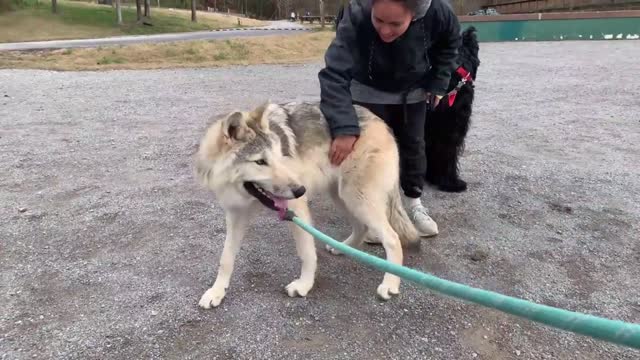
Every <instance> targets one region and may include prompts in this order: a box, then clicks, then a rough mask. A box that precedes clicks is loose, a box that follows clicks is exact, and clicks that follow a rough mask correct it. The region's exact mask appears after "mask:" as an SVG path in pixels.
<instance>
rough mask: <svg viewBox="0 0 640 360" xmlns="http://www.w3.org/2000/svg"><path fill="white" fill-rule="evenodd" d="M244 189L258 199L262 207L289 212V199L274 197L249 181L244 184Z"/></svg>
mask: <svg viewBox="0 0 640 360" xmlns="http://www.w3.org/2000/svg"><path fill="white" fill-rule="evenodd" d="M244 188H245V189H246V190H247V192H248V193H249V194H251V195H252V196H253V197H255V198H256V199H258V201H260V202H261V203H262V205H264V206H266V207H268V208H269V209H271V210H275V211H278V212H285V211H287V199H283V198H280V197H277V196H275V195H273V194H272V193H270V192H268V191H267V190H265V189H263V188H261V187H260V186H259V185H257V184H256V183H253V182H250V181H247V182H245V183H244Z"/></svg>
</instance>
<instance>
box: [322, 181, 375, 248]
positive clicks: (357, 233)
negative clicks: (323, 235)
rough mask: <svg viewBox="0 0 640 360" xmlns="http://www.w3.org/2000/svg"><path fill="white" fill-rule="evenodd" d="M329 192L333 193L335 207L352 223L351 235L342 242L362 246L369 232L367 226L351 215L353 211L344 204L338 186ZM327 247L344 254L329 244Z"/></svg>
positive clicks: (352, 245)
mask: <svg viewBox="0 0 640 360" xmlns="http://www.w3.org/2000/svg"><path fill="white" fill-rule="evenodd" d="M329 193H330V195H331V199H332V200H333V203H334V205H335V207H336V208H337V210H338V211H339V212H340V213H341V214H343V215H344V216H345V217H346V218H347V219H348V220H349V223H350V224H351V227H352V229H353V230H352V232H351V234H350V235H349V237H347V238H346V239H345V240H344V241H343V242H342V243H343V244H345V245H348V246H351V247H358V246H360V245H361V244H362V242H363V241H364V239H365V238H364V236H365V235H366V232H367V228H366V226H364V225H363V224H361V223H360V221H358V220H357V219H356V218H354V217H353V216H352V215H351V213H350V212H349V211H347V207H346V205H345V204H344V202H343V201H342V199H341V198H340V195H339V194H338V187H337V186H335V187H333V188H332V189H331V190H330V191H329ZM325 248H326V249H327V251H329V252H330V253H332V254H333V255H342V253H341V252H340V251H338V250H336V249H334V248H333V247H331V246H329V245H326V246H325Z"/></svg>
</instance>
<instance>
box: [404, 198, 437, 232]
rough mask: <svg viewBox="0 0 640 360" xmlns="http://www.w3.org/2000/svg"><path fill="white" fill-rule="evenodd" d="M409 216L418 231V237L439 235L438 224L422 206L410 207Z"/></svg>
mask: <svg viewBox="0 0 640 360" xmlns="http://www.w3.org/2000/svg"><path fill="white" fill-rule="evenodd" d="M407 214H408V215H409V219H411V222H413V225H414V226H415V227H416V229H417V230H418V235H420V236H424V237H430V236H436V235H438V224H436V222H435V221H433V219H432V218H431V216H429V214H428V213H427V209H426V208H425V207H424V206H423V205H422V204H420V205H413V206H410V207H409V208H408V209H407Z"/></svg>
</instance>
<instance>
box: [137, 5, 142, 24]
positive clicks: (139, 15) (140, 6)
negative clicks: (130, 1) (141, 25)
mask: <svg viewBox="0 0 640 360" xmlns="http://www.w3.org/2000/svg"><path fill="white" fill-rule="evenodd" d="M136 19H137V20H138V22H141V21H142V0H136Z"/></svg>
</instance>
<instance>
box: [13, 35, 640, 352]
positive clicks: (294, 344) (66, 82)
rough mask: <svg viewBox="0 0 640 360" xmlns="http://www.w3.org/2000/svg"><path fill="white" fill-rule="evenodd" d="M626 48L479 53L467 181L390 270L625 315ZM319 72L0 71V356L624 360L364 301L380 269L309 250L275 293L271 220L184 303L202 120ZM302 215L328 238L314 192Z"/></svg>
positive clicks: (632, 173) (521, 324) (637, 172)
mask: <svg viewBox="0 0 640 360" xmlns="http://www.w3.org/2000/svg"><path fill="white" fill-rule="evenodd" d="M638 44H639V43H638V42H636V41H629V42H626V41H615V42H564V43H535V44H531V43H526V44H525V43H508V44H507V43H505V44H483V45H482V47H481V57H482V61H483V64H482V67H481V72H480V74H479V79H478V80H479V82H478V84H477V89H478V91H477V94H478V96H477V105H476V107H475V116H474V120H473V121H474V123H473V127H472V129H471V132H470V135H469V138H468V146H467V152H466V154H465V156H464V158H463V162H462V166H463V177H464V178H465V179H466V180H468V181H469V182H470V190H469V191H468V192H466V193H463V194H445V193H438V192H435V191H433V190H429V191H428V192H427V194H425V200H426V201H427V202H428V203H429V206H430V209H431V212H432V215H433V217H434V218H435V219H436V220H437V221H438V223H439V225H440V229H441V235H439V236H438V237H437V238H435V239H432V240H428V241H426V244H425V246H423V251H422V252H421V253H419V254H414V255H411V256H410V257H408V258H407V261H406V263H407V265H409V266H411V267H414V268H418V269H421V270H424V271H428V272H431V273H433V274H435V275H437V276H440V277H443V278H446V279H450V280H454V281H459V282H463V283H465V284H469V285H472V286H477V287H481V288H485V289H489V290H494V291H498V292H501V293H505V294H508V295H512V296H517V297H521V298H525V299H529V300H533V301H536V302H541V303H544V304H549V305H553V306H558V307H562V308H566V309H570V310H575V311H580V312H585V313H589V314H595V315H599V316H604V317H608V318H615V319H621V320H625V321H631V322H637V323H638V322H640V303H639V301H640V300H639V296H638V295H639V294H640V282H639V281H638V279H640V261H639V260H640V243H639V242H638V235H637V234H638V231H639V230H640V229H639V226H638V223H639V220H640V205H639V204H640V202H639V198H640V169H639V167H638V165H637V164H638V159H640V150H639V149H638V144H639V143H640V131H639V130H638V129H639V125H640V124H639V122H638V120H639V119H638V114H639V113H640V98H638V94H639V93H640V83H639V82H637V81H631V79H630V78H629V76H630V75H629V74H638V73H640V63H638V61H637V60H636V59H638V58H640V46H638ZM320 65H321V64H319V63H316V64H308V65H300V66H252V67H238V68H228V69H215V70H213V69H200V70H163V71H111V72H80V73H69V72H64V73H59V72H48V71H18V70H2V71H0V169H2V176H0V204H1V205H0V222H1V226H0V241H1V242H0V246H1V248H0V276H1V278H0V303H1V304H2V306H1V307H0V358H1V359H31V358H65V359H80V358H81V359H94V358H100V359H131V358H179V359H192V358H208V359H211V358H214V359H225V358H252V359H257V358H260V359H263V358H264V359H267V358H269V359H273V358H289V359H291V358H293V359H303V358H310V359H330V358H331V359H333V358H361V359H369V358H389V359H474V358H475V359H638V358H639V357H640V352H638V351H633V350H630V349H625V348H623V347H619V346H615V345H610V344H606V343H604V342H600V341H595V340H592V339H589V338H586V337H582V336H577V335H574V334H571V333H567V332H563V331H556V330H554V329H549V328H546V327H543V326H540V325H538V324H535V323H532V322H529V321H526V320H520V319H518V318H515V317H512V316H509V315H504V314H501V313H498V312H496V311H493V310H488V309H485V308H482V307H479V306H476V305H473V304H466V303H463V302H460V301H457V300H454V299H449V298H445V297H442V296H439V295H437V294H434V293H432V292H429V291H425V290H423V289H421V288H418V287H416V286H414V285H412V284H410V283H407V282H404V283H403V286H402V288H401V291H402V293H401V295H400V296H399V297H397V298H395V299H393V300H392V301H390V302H388V303H381V302H379V301H378V300H377V299H376V297H375V288H376V286H377V285H378V283H379V281H380V278H381V274H380V273H378V272H376V271H371V270H369V269H368V268H366V267H364V266H362V265H359V264H357V263H355V262H354V261H352V260H350V259H348V258H344V257H339V258H337V257H333V256H330V255H329V254H327V253H326V252H325V251H323V250H321V248H322V245H321V244H318V248H319V272H318V280H317V285H316V287H315V288H314V290H313V291H312V292H311V293H310V295H309V296H308V298H306V299H290V298H288V297H287V296H286V294H285V293H284V290H283V287H284V286H285V285H286V284H287V283H288V282H289V281H291V280H292V279H293V278H294V277H295V276H296V275H297V272H298V268H299V262H298V259H297V257H296V255H295V249H294V244H293V241H292V239H291V238H290V236H289V235H288V233H287V231H286V226H284V225H283V224H281V223H279V222H278V221H277V220H276V219H275V216H270V215H265V216H263V217H261V218H260V219H259V220H257V222H256V223H255V224H254V226H253V232H252V233H250V234H249V236H248V238H247V239H246V241H245V246H244V247H243V249H242V251H241V254H240V256H239V258H238V261H237V267H236V272H235V273H234V277H233V279H232V285H231V288H230V290H229V292H228V293H227V298H226V299H225V301H224V302H223V304H222V305H221V307H219V308H217V309H214V310H209V311H204V310H201V309H200V308H198V307H197V301H198V299H199V297H200V295H201V294H202V293H203V292H204V291H205V290H206V289H207V288H208V287H209V286H210V285H211V284H212V282H213V277H214V275H215V270H216V266H217V263H218V257H219V254H220V252H221V250H222V243H223V239H224V231H225V230H224V222H223V214H222V212H221V210H220V208H219V207H217V206H216V204H215V201H214V199H213V198H212V197H211V195H210V194H208V193H207V192H205V191H204V190H203V189H201V188H199V187H198V186H197V185H196V184H195V181H194V180H193V177H192V175H191V167H190V166H191V163H190V156H191V154H192V153H193V151H194V145H195V144H196V143H197V141H198V140H199V137H200V136H201V134H202V131H203V129H204V126H205V123H206V120H207V117H208V116H209V115H211V114H214V113H220V112H223V111H229V110H231V109H233V108H236V107H241V108H246V107H248V106H253V105H256V104H258V103H259V102H261V101H262V100H263V99H265V98H271V99H272V100H274V101H284V100H295V99H304V100H313V99H316V98H317V96H318V85H317V77H316V74H317V70H318V69H319V67H320ZM625 74H626V75H625ZM621 75H622V76H621ZM621 80H622V81H621ZM633 164H636V165H633ZM312 206H313V208H314V209H315V210H316V215H315V220H316V225H317V226H318V227H319V228H320V229H322V230H324V231H325V232H327V233H328V234H329V235H332V236H334V237H337V238H343V237H344V236H346V235H347V234H348V232H349V230H348V229H347V227H346V225H345V223H344V222H343V220H342V218H341V216H340V214H336V213H334V212H333V209H332V207H331V205H330V203H329V202H328V201H326V200H324V199H318V200H317V201H315V202H314V203H313V205H312ZM366 249H367V250H368V251H370V252H372V253H375V254H378V255H382V251H381V249H380V248H379V247H367V248H366Z"/></svg>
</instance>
